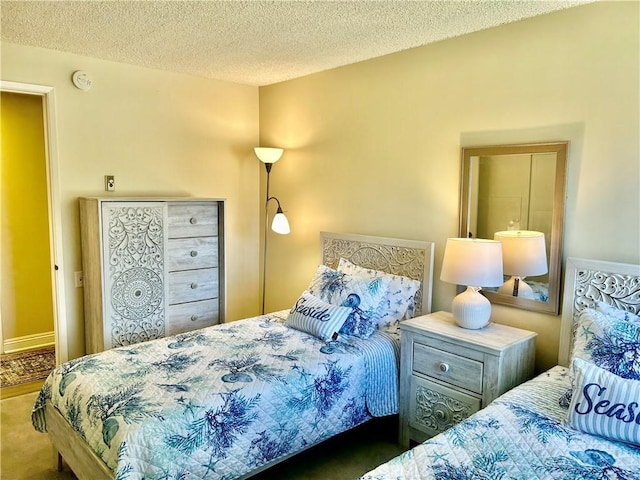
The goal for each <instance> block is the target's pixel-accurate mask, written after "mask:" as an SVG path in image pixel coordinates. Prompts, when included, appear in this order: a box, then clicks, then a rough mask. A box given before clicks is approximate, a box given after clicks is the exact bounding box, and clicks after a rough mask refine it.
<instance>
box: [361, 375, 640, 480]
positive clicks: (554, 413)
mask: <svg viewBox="0 0 640 480" xmlns="http://www.w3.org/2000/svg"><path fill="white" fill-rule="evenodd" d="M568 385H569V379H568V374H567V369H566V368H564V367H553V368H552V369H551V370H549V371H547V372H545V373H543V374H541V375H539V376H538V377H536V378H534V379H533V380H530V381H529V382H526V383H524V384H522V385H521V386H519V387H517V388H515V389H513V390H510V391H509V392H507V393H505V394H504V395H502V396H501V397H499V398H498V399H496V400H495V401H494V402H493V403H491V404H490V405H489V406H488V407H487V408H485V409H483V410H480V411H479V412H477V413H475V414H474V415H472V416H471V417H469V418H468V419H467V420H466V421H464V422H462V423H459V424H458V425H456V426H454V427H452V428H451V429H449V430H448V431H446V432H444V433H442V434H440V435H438V436H436V437H433V438H432V439H430V440H427V441H426V442H425V443H423V444H421V445H418V446H417V447H415V448H414V449H412V450H410V451H408V452H406V453H404V454H402V455H400V456H399V457H396V458H394V459H392V460H390V461H389V462H387V463H384V464H382V465H380V466H379V467H378V468H376V469H375V470H373V471H371V472H369V473H367V474H365V475H364V476H362V477H361V479H362V480H400V479H407V480H409V479H411V480H417V479H423V480H426V479H438V480H449V479H450V480H467V479H468V480H471V479H500V480H524V479H542V478H554V479H563V480H570V479H572V480H584V479H594V480H595V479H618V480H640V449H639V448H638V447H634V446H631V445H628V444H625V443H621V442H612V441H609V440H607V439H604V438H602V437H599V436H595V435H589V434H586V433H582V432H579V431H577V430H574V429H572V428H571V427H569V426H568V425H566V424H565V423H564V418H565V416H566V414H567V411H566V409H564V408H562V407H561V406H560V405H558V403H557V398H558V396H559V395H560V394H561V393H562V392H564V391H565V390H566V389H567V387H568Z"/></svg>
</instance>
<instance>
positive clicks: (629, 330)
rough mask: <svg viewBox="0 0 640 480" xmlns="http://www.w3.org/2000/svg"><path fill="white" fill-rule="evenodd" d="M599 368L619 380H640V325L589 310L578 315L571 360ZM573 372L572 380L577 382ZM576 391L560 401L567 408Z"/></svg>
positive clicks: (568, 392) (570, 392)
mask: <svg viewBox="0 0 640 480" xmlns="http://www.w3.org/2000/svg"><path fill="white" fill-rule="evenodd" d="M574 359H580V360H584V361H586V362H590V363H593V364H595V365H596V366H598V367H600V368H603V369H605V370H607V371H609V372H611V373H613V374H615V375H618V376H619V377H622V378H626V379H632V380H640V325H635V324H633V323H630V322H627V321H623V320H618V319H617V318H615V317H611V316H608V315H605V314H603V313H601V312H599V311H597V310H596V309H593V308H586V309H584V310H583V311H582V312H580V314H579V315H578V321H577V325H576V332H575V336H574V339H573V350H572V352H571V360H572V361H573V360H574ZM572 372H573V370H569V376H570V377H571V378H572V382H573V381H574V379H573V374H572ZM574 391H575V390H574V389H573V388H572V389H569V390H568V391H567V392H566V393H565V394H564V395H563V396H562V397H560V399H559V404H560V405H561V406H563V407H567V405H568V404H569V401H570V400H571V397H572V394H573V392H574Z"/></svg>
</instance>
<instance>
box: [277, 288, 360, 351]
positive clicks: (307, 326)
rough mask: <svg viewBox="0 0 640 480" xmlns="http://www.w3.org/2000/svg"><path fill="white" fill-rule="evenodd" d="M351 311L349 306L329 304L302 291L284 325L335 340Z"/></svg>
mask: <svg viewBox="0 0 640 480" xmlns="http://www.w3.org/2000/svg"><path fill="white" fill-rule="evenodd" d="M351 312H352V309H351V308H348V307H337V306H335V305H331V304H330V303H327V302H324V301H323V300H321V299H319V298H317V297H314V296H313V295H311V294H310V293H309V292H307V291H304V292H302V295H301V296H300V298H298V300H297V301H296V304H295V305H294V306H293V308H292V309H291V311H290V312H289V316H288V317H287V321H286V322H285V325H286V326H288V327H291V328H295V329H296V330H301V331H303V332H307V333H310V334H311V335H314V336H316V337H318V338H321V339H322V340H335V339H337V338H338V331H339V330H340V327H342V325H343V324H344V322H345V321H346V320H347V317H348V316H349V314H351Z"/></svg>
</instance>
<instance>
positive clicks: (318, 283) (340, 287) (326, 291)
mask: <svg viewBox="0 0 640 480" xmlns="http://www.w3.org/2000/svg"><path fill="white" fill-rule="evenodd" d="M308 290H309V293H311V294H312V295H315V296H316V297H319V298H321V299H322V300H324V301H325V302H328V303H331V304H332V305H338V306H342V307H350V308H351V309H352V312H351V314H350V315H349V317H348V318H347V321H346V322H345V323H344V325H343V326H342V328H341V329H340V332H339V333H341V334H345V335H355V336H357V337H361V338H368V337H370V336H371V335H372V334H373V332H374V331H375V330H376V328H377V326H378V321H379V319H380V307H381V304H382V302H384V300H385V299H386V295H387V293H388V291H389V290H388V287H387V286H386V285H384V283H383V282H382V280H381V279H379V278H376V279H373V280H366V279H364V278H361V277H357V276H354V275H348V274H346V273H344V272H338V271H337V270H333V269H332V268H329V267H327V266H326V265H320V266H319V267H318V270H317V271H316V273H315V275H314V276H313V279H312V280H311V284H310V285H309V288H308Z"/></svg>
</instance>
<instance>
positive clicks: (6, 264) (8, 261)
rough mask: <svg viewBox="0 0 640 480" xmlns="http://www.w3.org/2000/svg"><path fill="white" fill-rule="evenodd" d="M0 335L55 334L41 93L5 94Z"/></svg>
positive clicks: (8, 338) (1, 103)
mask: <svg viewBox="0 0 640 480" xmlns="http://www.w3.org/2000/svg"><path fill="white" fill-rule="evenodd" d="M0 106H1V110H2V121H1V124H2V166H1V173H0V180H1V186H0V190H1V191H2V199H1V200H0V204H1V205H2V208H1V210H2V234H1V235H0V237H1V239H2V241H1V242H0V252H1V254H2V281H1V284H2V300H1V302H0V305H1V306H2V338H3V341H4V342H5V343H6V342H10V343H11V342H13V341H16V340H19V339H21V338H22V337H28V336H31V335H38V336H40V335H42V334H47V335H46V336H47V337H48V336H49V335H51V334H52V333H53V304H52V297H51V270H50V265H51V256H50V252H49V221H48V215H47V209H48V202H47V182H46V179H47V176H46V163H45V143H44V142H45V139H44V130H43V124H42V119H43V107H42V97H40V96H35V95H20V94H15V93H7V92H3V93H2V97H1V100H0Z"/></svg>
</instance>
